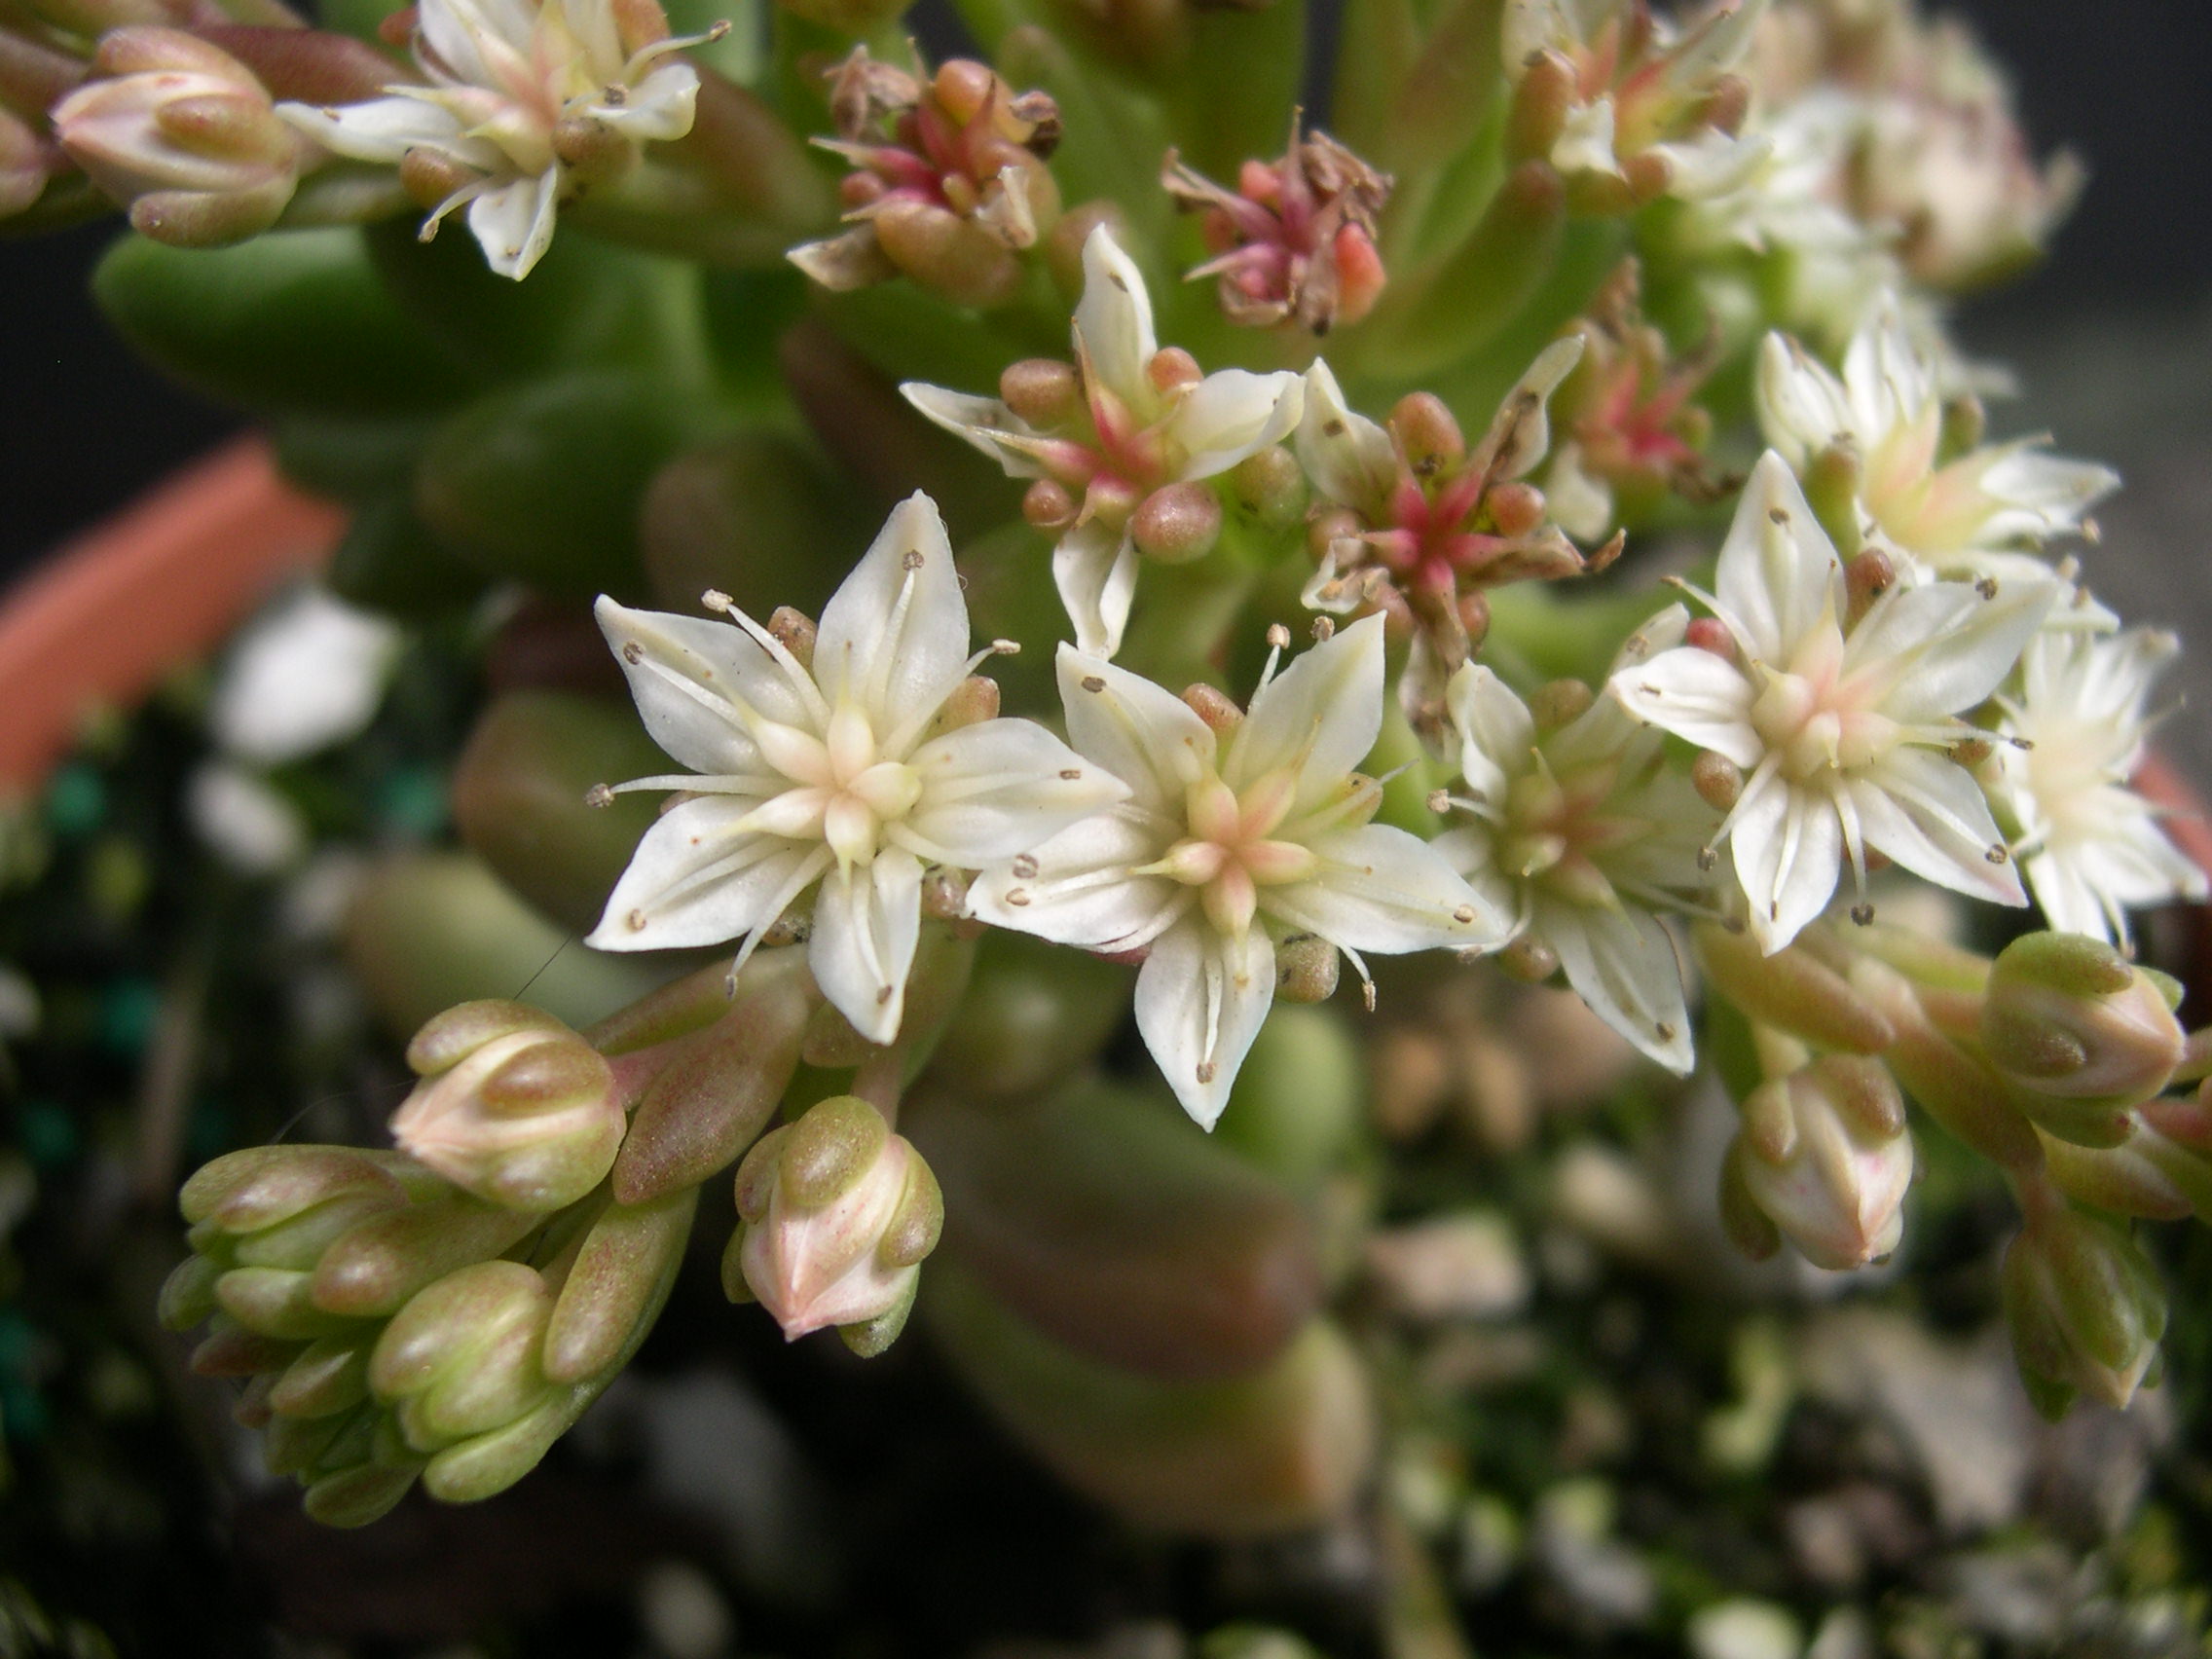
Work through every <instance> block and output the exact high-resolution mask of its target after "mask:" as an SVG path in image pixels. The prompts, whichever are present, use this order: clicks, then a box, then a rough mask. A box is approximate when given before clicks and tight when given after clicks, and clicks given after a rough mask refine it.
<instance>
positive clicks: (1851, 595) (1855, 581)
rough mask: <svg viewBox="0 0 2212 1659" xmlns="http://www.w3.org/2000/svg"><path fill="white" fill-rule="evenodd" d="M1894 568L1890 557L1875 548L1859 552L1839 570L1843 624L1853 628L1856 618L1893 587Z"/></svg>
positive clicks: (1896, 572) (1895, 571)
mask: <svg viewBox="0 0 2212 1659" xmlns="http://www.w3.org/2000/svg"><path fill="white" fill-rule="evenodd" d="M1897 580H1898V571H1897V567H1896V566H1895V565H1893V564H1891V563H1890V556H1889V555H1888V554H1887V553H1884V552H1883V551H1882V550H1881V549H1880V548H1879V547H1868V548H1865V549H1863V550H1862V551H1861V552H1860V553H1859V554H1858V555H1857V557H1855V558H1854V559H1853V560H1852V561H1851V562H1850V563H1849V564H1848V565H1846V566H1844V568H1843V586H1844V594H1845V607H1846V608H1845V611H1844V621H1845V624H1846V625H1847V626H1849V627H1857V626H1858V625H1859V621H1860V618H1862V617H1863V616H1864V615H1865V614H1866V612H1867V611H1869V610H1871V609H1872V608H1874V602H1875V601H1876V600H1877V599H1880V598H1881V597H1882V595H1884V594H1885V593H1888V592H1889V591H1890V589H1891V588H1893V587H1895V586H1897Z"/></svg>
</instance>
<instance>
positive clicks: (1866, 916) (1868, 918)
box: [1851, 903, 1874, 928]
mask: <svg viewBox="0 0 2212 1659" xmlns="http://www.w3.org/2000/svg"><path fill="white" fill-rule="evenodd" d="M1851 919H1852V921H1853V922H1854V923H1856V924H1857V925H1858V926H1860V927H1862V928H1870V927H1872V926H1873V925H1874V906H1873V905H1871V904H1867V903H1859V904H1854V905H1852V906H1851Z"/></svg>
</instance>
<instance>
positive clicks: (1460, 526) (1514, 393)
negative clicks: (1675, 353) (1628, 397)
mask: <svg viewBox="0 0 2212 1659" xmlns="http://www.w3.org/2000/svg"><path fill="white" fill-rule="evenodd" d="M1582 350H1583V346H1582V342H1581V341H1580V340H1579V339H1576V338H1572V337H1570V338H1568V339H1566V340H1561V341H1557V342H1555V343H1554V344H1552V345H1551V346H1549V347H1547V348H1546V349H1545V350H1544V351H1543V352H1542V353H1541V354H1540V355H1538V357H1537V358H1536V360H1535V362H1534V363H1533V364H1532V365H1531V366H1530V369H1529V372H1528V373H1527V374H1526V375H1524V376H1522V378H1521V381H1520V383H1519V384H1518V385H1517V386H1515V387H1514V388H1513V389H1512V390H1511V391H1510V392H1508V393H1507V394H1506V397H1505V401H1504V402H1503V403H1502V404H1500V405H1499V406H1498V410H1497V414H1496V415H1495V417H1494V418H1493V420H1492V422H1491V424H1490V428H1489V430H1488V431H1486V432H1485V433H1484V434H1483V437H1482V440H1481V441H1480V442H1479V443H1477V444H1475V445H1474V446H1472V447H1471V448H1470V447H1469V445H1468V443H1467V440H1466V437H1465V436H1464V434H1463V433H1462V432H1461V431H1460V429H1459V423H1458V421H1457V419H1456V418H1455V417H1454V415H1453V413H1452V411H1451V410H1450V409H1449V408H1447V407H1446V406H1445V404H1444V401H1443V400H1442V399H1441V398H1439V397H1436V396H1434V395H1433V394H1431V393H1428V392H1418V391H1417V392H1412V393H1409V394H1408V395H1407V396H1405V397H1403V398H1401V399H1399V401H1398V405H1397V407H1396V408H1395V409H1394V410H1393V411H1392V412H1391V414H1390V418H1389V420H1388V421H1387V422H1386V423H1384V424H1382V425H1377V424H1375V423H1374V422H1372V421H1369V420H1367V419H1366V418H1364V417H1363V416H1359V415H1356V414H1354V413H1353V412H1352V411H1351V409H1350V407H1349V406H1348V405H1347V404H1346V401H1345V397H1344V393H1343V392H1342V391H1341V390H1340V389H1339V387H1338V386H1337V380H1336V376H1335V375H1334V374H1333V373H1332V372H1331V371H1330V369H1329V367H1328V365H1327V364H1325V363H1315V364H1314V365H1313V367H1312V369H1311V370H1309V374H1308V383H1307V409H1306V418H1305V420H1304V422H1303V423H1302V424H1301V425H1300V426H1299V429H1298V445H1297V447H1298V455H1299V459H1300V461H1303V462H1304V464H1305V467H1306V471H1307V476H1308V477H1309V479H1311V481H1312V483H1313V486H1314V489H1315V492H1316V493H1317V494H1318V495H1319V496H1320V497H1322V498H1323V500H1322V501H1321V502H1319V503H1318V504H1317V507H1316V511H1315V512H1314V514H1313V518H1312V522H1311V526H1310V530H1309V545H1310V547H1311V550H1312V553H1313V557H1314V560H1315V562H1316V564H1317V566H1318V569H1317V571H1316V572H1315V574H1314V577H1313V579H1312V581H1311V582H1310V583H1309V584H1308V586H1307V589H1306V593H1305V603H1306V604H1307V605H1308V606H1309V607H1311V608H1315V609H1318V610H1328V611H1334V612H1336V613H1338V614H1346V613H1349V612H1353V611H1377V612H1381V613H1382V614H1383V615H1384V616H1386V617H1388V618H1389V619H1390V621H1391V623H1392V626H1393V628H1394V629H1395V630H1397V631H1400V632H1405V631H1411V632H1412V634H1413V635H1414V637H1415V638H1416V640H1417V642H1419V644H1420V645H1422V646H1423V647H1424V650H1423V652H1422V659H1421V661H1420V662H1419V665H1418V666H1419V674H1418V677H1417V680H1416V681H1415V682H1414V683H1415V685H1416V686H1417V687H1419V701H1421V702H1422V703H1424V704H1427V703H1433V702H1434V701H1435V698H1436V696H1437V695H1440V694H1441V690H1442V686H1443V682H1444V681H1445V680H1446V679H1448V678H1449V677H1450V676H1451V675H1452V673H1453V672H1454V671H1456V669H1457V668H1458V667H1459V666H1460V664H1462V663H1464V662H1465V661H1466V660H1467V658H1468V656H1469V654H1470V653H1471V652H1473V651H1474V650H1475V649H1477V648H1478V647H1479V646H1480V645H1482V642H1483V638H1484V636H1485V635H1486V634H1487V633H1488V632H1489V631H1490V601H1489V600H1488V599H1487V598H1486V597H1485V590H1486V589H1489V588H1493V587H1501V586H1503V585H1505V584H1506V583H1509V582H1519V581H1531V580H1533V581H1550V580H1557V579H1558V578H1561V577H1564V576H1578V575H1583V574H1587V573H1588V572H1590V571H1598V570H1602V569H1604V567H1605V566H1606V565H1608V564H1610V563H1611V562H1612V561H1613V559H1614V558H1616V557H1617V556H1618V555H1619V553H1620V548H1621V540H1620V538H1619V537H1618V536H1615V537H1614V538H1613V539H1612V540H1611V541H1610V542H1608V543H1606V544H1605V545H1604V547H1602V548H1600V549H1599V550H1598V551H1597V552H1596V553H1592V554H1584V553H1583V552H1582V551H1580V550H1579V549H1578V548H1576V547H1575V545H1574V544H1573V543H1572V542H1571V541H1569V540H1568V539H1567V535H1566V533H1565V532H1564V531H1562V530H1561V529H1560V527H1559V526H1558V525H1557V524H1555V523H1553V522H1552V521H1551V518H1550V515H1549V510H1548V506H1547V503H1546V501H1545V498H1544V493H1543V491H1541V490H1540V489H1538V488H1537V487H1536V486H1535V485H1534V484H1532V483H1530V482H1529V477H1528V475H1529V473H1530V471H1531V470H1533V469H1534V467H1535V466H1536V464H1537V462H1539V461H1542V460H1543V458H1544V455H1545V453H1546V451H1547V450H1548V449H1549V448H1550V447H1551V427H1550V422H1549V419H1548V417H1547V414H1546V410H1545V405H1546V402H1547V400H1548V399H1549V398H1550V397H1551V395H1552V393H1553V392H1554V391H1556V390H1557V389H1558V388H1559V386H1560V384H1561V382H1563V381H1564V380H1566V379H1567V374H1568V372H1569V371H1571V370H1572V369H1573V367H1574V366H1575V363H1576V361H1577V360H1578V359H1579V358H1580V356H1581V354H1582Z"/></svg>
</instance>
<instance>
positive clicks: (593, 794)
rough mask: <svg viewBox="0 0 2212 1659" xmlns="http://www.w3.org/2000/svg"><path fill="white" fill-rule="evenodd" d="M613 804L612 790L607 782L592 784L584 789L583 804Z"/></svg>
mask: <svg viewBox="0 0 2212 1659" xmlns="http://www.w3.org/2000/svg"><path fill="white" fill-rule="evenodd" d="M613 804H614V791H613V789H612V788H611V787H610V786H608V785H607V784H594V785H592V787H591V788H590V789H588V790H586V791H584V805H586V806H612V805H613Z"/></svg>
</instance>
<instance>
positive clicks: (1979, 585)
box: [1973, 576, 1997, 599]
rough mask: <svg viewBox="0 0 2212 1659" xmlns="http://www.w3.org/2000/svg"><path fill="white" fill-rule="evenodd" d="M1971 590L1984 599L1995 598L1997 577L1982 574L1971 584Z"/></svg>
mask: <svg viewBox="0 0 2212 1659" xmlns="http://www.w3.org/2000/svg"><path fill="white" fill-rule="evenodd" d="M1973 591H1974V592H1976V593H1978V594H1980V595H1981V597H1982V598H1984V599H1995V598H1996V597H1997V578H1996V577H1995V576H1983V577H1982V578H1981V579H1980V580H1979V581H1977V582H1975V583H1974V584H1973Z"/></svg>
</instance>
